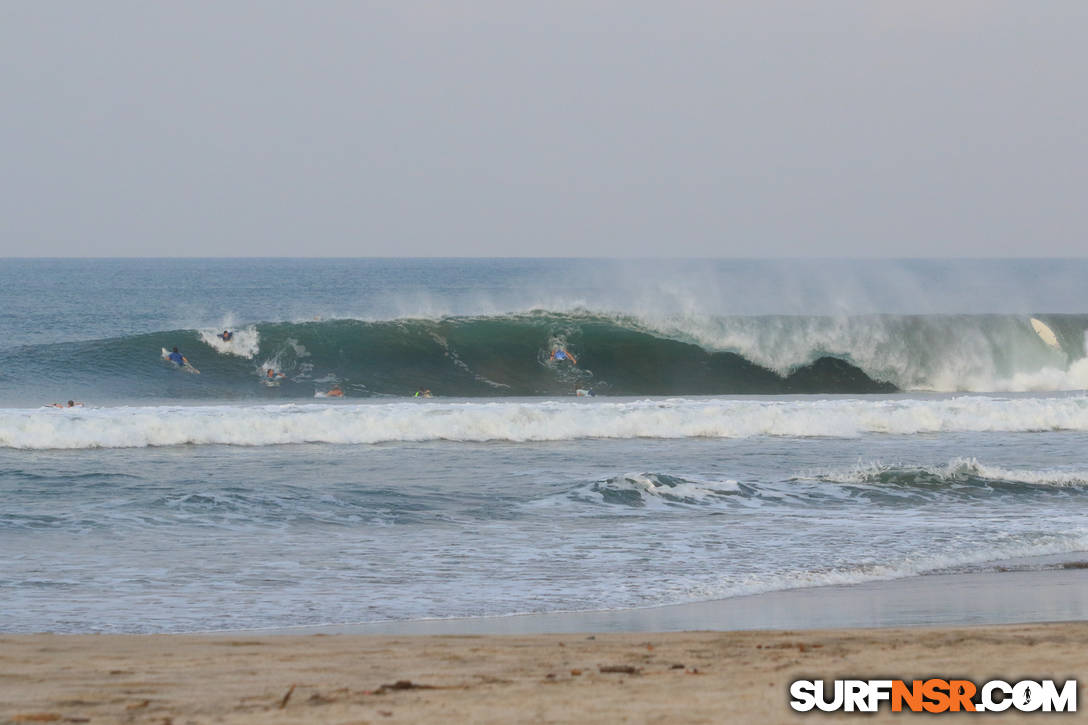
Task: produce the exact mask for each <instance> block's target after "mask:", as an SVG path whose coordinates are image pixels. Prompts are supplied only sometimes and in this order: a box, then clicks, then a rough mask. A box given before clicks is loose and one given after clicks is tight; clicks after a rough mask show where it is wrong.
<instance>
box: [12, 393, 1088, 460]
mask: <svg viewBox="0 0 1088 725" xmlns="http://www.w3.org/2000/svg"><path fill="white" fill-rule="evenodd" d="M1051 430H1073V431H1088V398H1084V397H1075V398H1074V397H1069V398H1030V399H1028V398H1025V399H1016V398H1014V399H1000V398H989V397H986V398H983V397H963V398H951V399H945V400H906V399H884V400H875V401H873V400H789V401H774V400H771V401H767V400H718V399H715V400H685V399H668V400H640V401H634V402H622V403H620V402H604V401H592V402H574V401H570V402H568V401H562V402H561V401H544V402H495V403H445V402H442V403H422V402H418V401H412V402H399V403H388V404H363V405H328V404H324V405H323V404H308V405H293V404H292V405H273V406H204V407H179V406H164V407H132V408H128V407H125V408H97V409H96V408H82V409H74V410H58V409H51V408H50V409H38V410H12V409H7V410H0V446H3V447H8V448H24V449H41V448H131V447H144V446H170V445H184V444H192V445H214V444H219V445H245V446H262V445H277V444H288V443H340V444H368V443H384V442H390V441H431V440H450V441H495V440H499V441H514V442H525V441H559V440H577V439H583V438H699V437H705V438H746V437H752V436H796V437H853V436H858V435H861V434H865V433H886V434H895V435H912V434H918V433H935V432H946V431H965V432H979V431H1051Z"/></svg>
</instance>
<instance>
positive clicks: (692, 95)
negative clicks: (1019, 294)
mask: <svg viewBox="0 0 1088 725" xmlns="http://www.w3.org/2000/svg"><path fill="white" fill-rule="evenodd" d="M1086 37H1088V3H1085V2H1083V0H1046V1H1045V2H1024V1H1023V0H959V1H954V0H909V1H901V0H883V1H879V2H877V1H874V0H857V1H855V2H845V1H843V0H820V1H819V2H812V1H811V0H796V1H793V2H781V1H778V0H751V1H748V0H736V1H734V2H728V1H726V0H721V1H713V0H706V1H705V2H685V1H683V0H679V1H677V2H668V3H664V2H659V1H656V0H655V1H652V2H651V1H647V0H623V1H620V0H549V2H537V1H536V0H523V1H518V2H511V1H510V0H479V1H477V2H457V1H456V0H447V1H444V2H438V1H436V2H415V1H414V0H391V1H389V2H383V3H374V2H363V1H361V0H360V1H358V2H341V1H334V0H324V1H316V2H305V3H304V2H284V1H282V0H233V1H232V0H226V1H217V2H209V1H200V0H194V1H193V2H186V3H165V2H163V3H149V2H143V1H142V0H135V1H133V2H117V1H115V0H97V1H96V2H87V3H75V2H73V3H65V2H38V1H37V0H9V1H7V2H3V3H0V256H292V257H302V256H530V257H536V256H544V257H548V256H559V257H569V256H602V257H657V256H664V257H689V256H690V257H798V256H800V257H809V256H815V257H893V258H895V257H978V256H984V257H1040V256H1057V257H1067V256H1085V253H1086V250H1088V245H1086V244H1085V231H1086V228H1088V203H1085V202H1084V192H1085V189H1086V188H1088V138H1086V135H1085V133H1084V128H1085V122H1084V119H1085V117H1086V114H1088V83H1086V82H1085V78H1084V72H1085V69H1086V68H1088V43H1085V42H1084V39H1085V38H1086Z"/></svg>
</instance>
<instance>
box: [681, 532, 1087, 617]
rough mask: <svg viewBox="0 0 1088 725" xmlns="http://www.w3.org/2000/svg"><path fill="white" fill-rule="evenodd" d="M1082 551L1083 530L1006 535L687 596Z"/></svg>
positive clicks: (724, 584)
mask: <svg viewBox="0 0 1088 725" xmlns="http://www.w3.org/2000/svg"><path fill="white" fill-rule="evenodd" d="M1086 549H1088V532H1086V531H1084V530H1082V531H1079V532H1074V533H1070V534H1064V535H1042V536H1035V537H1030V536H1009V537H1006V539H1005V540H1004V541H1000V542H997V543H992V544H987V545H986V546H984V547H979V548H976V549H972V550H968V551H959V552H944V553H939V554H934V555H930V556H911V557H905V558H903V559H901V560H899V561H896V562H890V563H887V564H875V563H874V564H858V565H855V566H841V567H828V568H827V569H824V570H817V571H794V572H783V573H778V574H751V575H749V576H746V577H737V578H726V579H723V580H722V581H720V582H718V583H716V584H711V585H704V586H699V587H693V588H692V589H691V590H689V591H688V592H687V596H688V598H689V599H690V600H691V601H710V600H715V599H726V598H729V597H739V596H749V595H752V594H763V593H765V592H773V591H782V590H786V589H807V588H810V587H823V586H841V585H847V584H864V583H866V582H875V581H889V580H893V579H904V578H907V577H913V576H921V575H926V574H938V573H952V572H965V571H973V570H978V569H979V568H983V567H985V566H986V565H987V564H992V563H993V562H998V561H1005V560H1018V559H1028V558H1031V557H1039V556H1048V555H1063V554H1072V553H1075V552H1080V551H1085V550H1086Z"/></svg>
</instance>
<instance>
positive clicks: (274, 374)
mask: <svg viewBox="0 0 1088 725" xmlns="http://www.w3.org/2000/svg"><path fill="white" fill-rule="evenodd" d="M286 377H287V375H285V374H284V373H277V372H276V371H275V370H274V369H273V368H268V379H269V380H281V379H283V378H286Z"/></svg>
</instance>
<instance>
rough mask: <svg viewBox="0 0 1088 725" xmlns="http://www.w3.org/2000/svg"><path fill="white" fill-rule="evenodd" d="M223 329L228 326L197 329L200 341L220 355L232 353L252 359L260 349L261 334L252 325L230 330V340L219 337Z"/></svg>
mask: <svg viewBox="0 0 1088 725" xmlns="http://www.w3.org/2000/svg"><path fill="white" fill-rule="evenodd" d="M225 329H230V328H229V327H224V328H222V329H220V328H216V329H214V330H212V329H207V328H206V329H203V330H199V331H198V332H199V335H200V341H201V342H203V343H204V344H205V345H207V346H208V347H210V348H212V349H213V350H215V351H216V352H217V353H219V354H220V355H234V356H235V357H243V358H246V359H247V360H252V359H253V357H254V356H255V355H256V354H257V353H258V351H260V349H261V336H260V333H258V332H257V328H256V327H255V326H254V325H249V326H248V327H244V328H241V329H236V330H231V332H232V335H231V338H230V340H224V339H223V338H222V337H220V335H222V334H223V330H225Z"/></svg>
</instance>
